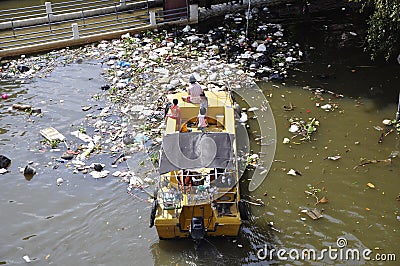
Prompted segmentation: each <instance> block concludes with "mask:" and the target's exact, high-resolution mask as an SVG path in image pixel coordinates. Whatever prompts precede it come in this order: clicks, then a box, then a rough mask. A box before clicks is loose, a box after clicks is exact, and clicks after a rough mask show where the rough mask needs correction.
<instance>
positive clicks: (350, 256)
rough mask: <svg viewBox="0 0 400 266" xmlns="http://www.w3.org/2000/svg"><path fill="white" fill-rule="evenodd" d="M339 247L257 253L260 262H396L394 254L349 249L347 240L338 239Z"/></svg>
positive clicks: (264, 250)
mask: <svg viewBox="0 0 400 266" xmlns="http://www.w3.org/2000/svg"><path fill="white" fill-rule="evenodd" d="M336 245H337V247H332V246H328V248H324V249H322V250H315V249H312V248H306V249H270V248H267V245H264V248H261V249H259V250H258V251H257V257H258V259H259V260H268V261H272V260H279V261H287V260H289V261H300V260H303V261H323V260H332V261H381V262H384V261H396V254H394V253H373V251H372V250H371V249H368V248H366V249H362V250H360V249H356V248H347V247H346V246H347V240H346V239H345V238H338V240H337V241H336Z"/></svg>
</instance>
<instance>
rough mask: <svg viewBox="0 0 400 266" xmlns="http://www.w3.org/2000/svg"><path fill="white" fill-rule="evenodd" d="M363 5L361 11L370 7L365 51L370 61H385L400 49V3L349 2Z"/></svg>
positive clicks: (396, 0)
mask: <svg viewBox="0 0 400 266" xmlns="http://www.w3.org/2000/svg"><path fill="white" fill-rule="evenodd" d="M349 1H351V2H361V3H363V8H362V11H365V10H366V7H367V6H369V5H371V6H372V7H373V12H372V15H371V16H370V17H369V20H368V26H369V28H368V32H367V40H366V41H367V48H366V49H367V50H368V51H369V52H370V53H371V59H375V58H377V57H378V56H384V57H385V59H386V60H389V58H390V57H391V56H393V55H396V54H395V53H396V52H398V51H399V47H400V1H399V0H349Z"/></svg>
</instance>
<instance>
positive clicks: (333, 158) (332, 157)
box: [327, 155, 342, 161]
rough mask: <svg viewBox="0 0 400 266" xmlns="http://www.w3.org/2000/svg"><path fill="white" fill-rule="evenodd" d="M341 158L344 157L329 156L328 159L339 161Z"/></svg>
mask: <svg viewBox="0 0 400 266" xmlns="http://www.w3.org/2000/svg"><path fill="white" fill-rule="evenodd" d="M340 158H342V156H340V155H335V156H328V157H327V159H328V160H331V161H337V160H339V159H340Z"/></svg>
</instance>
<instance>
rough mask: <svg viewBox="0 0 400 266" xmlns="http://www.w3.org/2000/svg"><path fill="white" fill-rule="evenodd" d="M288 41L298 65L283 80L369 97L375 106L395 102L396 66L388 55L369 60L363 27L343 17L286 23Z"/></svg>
mask: <svg viewBox="0 0 400 266" xmlns="http://www.w3.org/2000/svg"><path fill="white" fill-rule="evenodd" d="M286 28H287V29H288V32H287V33H288V35H287V37H288V40H289V41H290V42H292V43H299V44H300V47H302V49H303V52H304V55H303V62H302V64H300V65H298V66H297V67H295V68H293V69H291V70H290V71H289V79H288V80H287V83H288V84H289V85H295V86H301V87H305V86H309V87H311V88H321V89H325V90H330V91H334V92H336V93H342V94H344V95H345V96H348V97H354V98H357V97H364V98H369V99H371V100H373V102H374V104H375V106H374V107H375V108H377V109H382V108H384V107H385V106H386V105H387V104H388V103H397V99H398V93H399V87H400V77H399V75H400V74H399V73H400V72H399V70H400V65H399V64H398V62H397V60H395V59H394V58H391V59H390V60H389V61H388V62H386V61H385V60H384V59H382V58H377V59H376V60H375V61H372V60H371V58H370V55H369V53H368V52H367V51H365V39H364V38H365V31H366V26H365V25H363V24H362V22H360V21H358V20H355V21H352V20H347V21H344V22H343V23H342V24H339V23H337V24H334V23H333V22H332V21H331V20H326V21H322V22H318V23H317V22H309V23H299V24H295V25H287V26H286Z"/></svg>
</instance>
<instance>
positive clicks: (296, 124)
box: [283, 116, 319, 144]
mask: <svg viewBox="0 0 400 266" xmlns="http://www.w3.org/2000/svg"><path fill="white" fill-rule="evenodd" d="M288 121H289V123H290V126H289V132H290V133H293V137H292V138H291V139H289V138H284V139H283V143H284V144H288V143H290V142H291V143H294V144H300V143H298V142H295V141H294V139H295V138H296V137H301V138H300V141H302V142H305V141H313V140H315V138H314V137H313V136H314V134H315V132H316V131H317V128H318V127H319V121H318V120H317V119H316V118H309V119H308V120H303V119H301V118H298V117H295V116H294V117H291V118H290V119H289V120H288Z"/></svg>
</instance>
